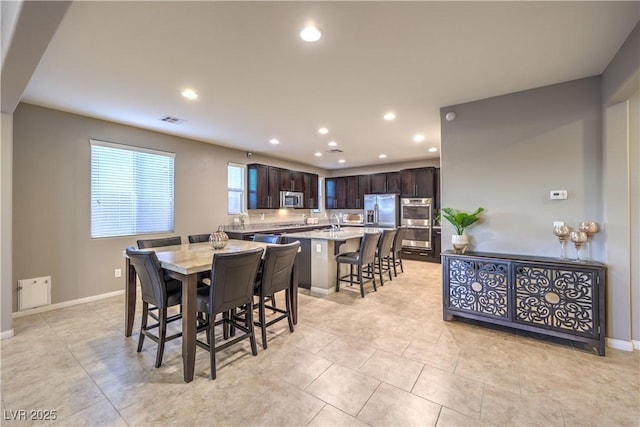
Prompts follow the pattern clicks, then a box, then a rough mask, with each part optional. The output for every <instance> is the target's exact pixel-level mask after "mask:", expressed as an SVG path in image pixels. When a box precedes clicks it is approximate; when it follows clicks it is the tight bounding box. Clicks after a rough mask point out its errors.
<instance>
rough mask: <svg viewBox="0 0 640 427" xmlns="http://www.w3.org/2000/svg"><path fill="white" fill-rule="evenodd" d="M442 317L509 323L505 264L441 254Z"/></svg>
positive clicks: (507, 284)
mask: <svg viewBox="0 0 640 427" xmlns="http://www.w3.org/2000/svg"><path fill="white" fill-rule="evenodd" d="M443 270H444V271H443V273H444V276H445V277H447V278H448V280H445V283H444V286H443V292H444V295H443V300H444V301H445V304H444V306H445V307H444V308H445V320H451V319H452V316H451V315H453V314H463V315H464V317H469V318H474V319H480V320H485V319H486V318H487V317H489V318H491V319H493V320H494V321H495V322H496V323H502V322H501V320H502V321H507V322H509V321H510V320H511V315H510V311H509V307H511V306H512V304H511V296H510V294H511V292H510V290H509V263H508V262H502V261H497V260H493V259H486V258H484V259H483V258H472V257H459V258H457V257H449V256H447V257H444V258H443ZM448 313H449V314H448Z"/></svg>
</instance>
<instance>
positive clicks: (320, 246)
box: [316, 243, 322, 253]
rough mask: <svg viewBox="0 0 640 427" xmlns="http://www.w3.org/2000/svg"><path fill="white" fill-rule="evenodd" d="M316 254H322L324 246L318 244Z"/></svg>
mask: <svg viewBox="0 0 640 427" xmlns="http://www.w3.org/2000/svg"><path fill="white" fill-rule="evenodd" d="M316 252H318V253H320V252H322V245H321V244H320V243H318V244H316Z"/></svg>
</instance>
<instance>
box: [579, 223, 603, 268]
mask: <svg viewBox="0 0 640 427" xmlns="http://www.w3.org/2000/svg"><path fill="white" fill-rule="evenodd" d="M578 230H580V231H582V232H584V233H586V234H587V257H586V259H587V260H590V259H591V240H593V235H594V234H596V233H597V232H598V231H599V227H598V223H597V222H594V221H582V222H581V223H580V225H579V226H578Z"/></svg>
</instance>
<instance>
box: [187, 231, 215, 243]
mask: <svg viewBox="0 0 640 427" xmlns="http://www.w3.org/2000/svg"><path fill="white" fill-rule="evenodd" d="M209 237H211V233H205V234H191V235H190V236H187V238H188V239H189V243H204V242H208V241H209Z"/></svg>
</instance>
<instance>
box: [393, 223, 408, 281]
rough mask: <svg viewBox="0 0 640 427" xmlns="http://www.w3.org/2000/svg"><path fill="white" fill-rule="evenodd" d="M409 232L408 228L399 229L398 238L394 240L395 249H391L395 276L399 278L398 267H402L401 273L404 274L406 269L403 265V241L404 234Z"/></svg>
mask: <svg viewBox="0 0 640 427" xmlns="http://www.w3.org/2000/svg"><path fill="white" fill-rule="evenodd" d="M406 231H407V228H406V227H398V229H397V231H396V236H395V237H394V239H393V247H392V248H391V262H392V263H393V275H394V276H395V277H398V271H397V269H396V267H397V266H400V271H401V272H402V273H404V267H403V265H402V240H403V239H404V234H405V232H406Z"/></svg>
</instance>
